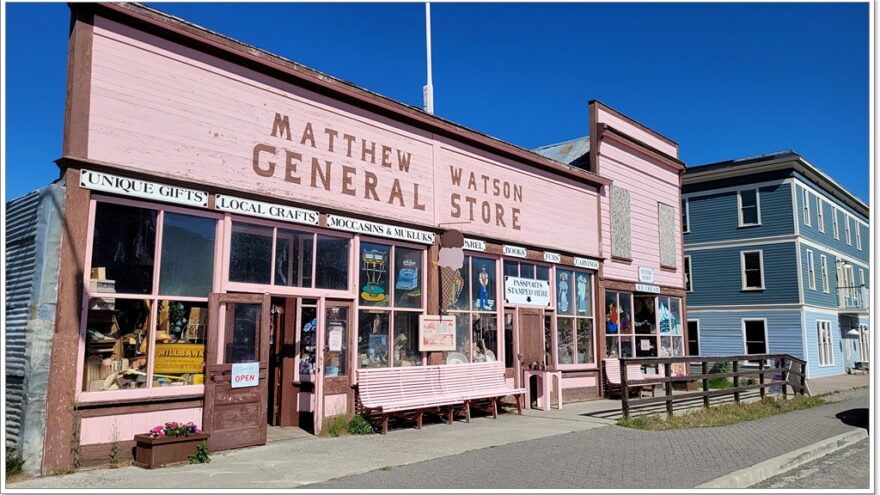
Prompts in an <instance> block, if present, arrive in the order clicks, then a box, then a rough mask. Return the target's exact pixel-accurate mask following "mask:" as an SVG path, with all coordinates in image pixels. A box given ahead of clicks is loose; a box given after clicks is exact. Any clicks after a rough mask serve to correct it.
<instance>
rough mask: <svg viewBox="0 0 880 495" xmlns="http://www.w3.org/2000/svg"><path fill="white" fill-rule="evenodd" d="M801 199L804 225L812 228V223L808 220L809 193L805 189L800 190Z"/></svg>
mask: <svg viewBox="0 0 880 495" xmlns="http://www.w3.org/2000/svg"><path fill="white" fill-rule="evenodd" d="M801 193H803V194H801V197H802V199H803V202H804V225H807V226H812V225H813V222H812V221H811V220H810V191H808V190H807V188H806V187H804V188H801Z"/></svg>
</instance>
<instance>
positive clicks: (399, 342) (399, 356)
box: [394, 311, 422, 366]
mask: <svg viewBox="0 0 880 495" xmlns="http://www.w3.org/2000/svg"><path fill="white" fill-rule="evenodd" d="M421 364H422V353H421V352H419V313H413V312H411V311H408V312H404V311H398V312H396V313H395V314H394V366H419V365H421Z"/></svg>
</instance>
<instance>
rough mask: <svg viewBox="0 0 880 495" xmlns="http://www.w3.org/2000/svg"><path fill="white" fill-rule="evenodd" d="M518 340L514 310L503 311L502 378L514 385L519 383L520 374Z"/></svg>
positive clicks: (520, 363)
mask: <svg viewBox="0 0 880 495" xmlns="http://www.w3.org/2000/svg"><path fill="white" fill-rule="evenodd" d="M518 340H519V339H518V338H517V332H516V310H515V309H505V310H504V377H505V378H513V379H514V383H515V385H516V386H517V387H518V386H519V383H520V379H519V376H520V375H521V374H522V373H521V372H522V361H521V360H520V359H521V358H522V354H521V353H520V351H519V349H520V347H519V346H518V345H517V344H518V342H517V341H518Z"/></svg>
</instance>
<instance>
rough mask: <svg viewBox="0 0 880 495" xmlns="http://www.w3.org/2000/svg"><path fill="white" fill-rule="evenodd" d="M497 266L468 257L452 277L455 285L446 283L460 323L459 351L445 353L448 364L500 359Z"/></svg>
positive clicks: (452, 308)
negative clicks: (496, 283) (496, 311)
mask: <svg viewBox="0 0 880 495" xmlns="http://www.w3.org/2000/svg"><path fill="white" fill-rule="evenodd" d="M495 263H496V261H495V260H493V259H489V258H481V257H476V256H465V257H464V264H463V265H462V268H461V269H459V270H456V271H454V272H453V273H452V275H453V277H452V280H451V282H452V283H451V284H450V283H446V282H444V291H449V292H450V293H451V295H450V297H449V299H448V301H449V302H450V304H449V310H450V311H451V312H452V313H451V314H452V315H453V316H455V322H456V325H455V339H456V341H455V343H456V350H455V351H446V352H445V353H444V358H445V360H446V364H458V363H466V362H477V361H494V360H496V359H500V356H499V355H498V353H499V351H500V349H499V348H498V338H499V336H498V321H497V320H498V318H497V315H496V313H494V311H495V310H496V308H497V306H496V301H495V294H496V285H495V282H496V280H495V278H496V277H495V270H496V264H495ZM508 266H511V265H508ZM514 266H515V265H514ZM517 270H518V268H517ZM469 284H470V287H469V286H468V285H469ZM469 309H470V311H468V310H469ZM489 311H492V312H489ZM505 359H506V357H505Z"/></svg>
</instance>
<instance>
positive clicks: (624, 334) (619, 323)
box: [605, 291, 633, 358]
mask: <svg viewBox="0 0 880 495" xmlns="http://www.w3.org/2000/svg"><path fill="white" fill-rule="evenodd" d="M632 333H633V317H632V294H629V293H626V292H614V291H606V292H605V335H606V337H605V356H606V357H610V358H616V357H633V354H632V349H633V338H632V336H631V335H632Z"/></svg>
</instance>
